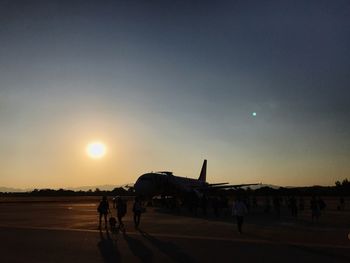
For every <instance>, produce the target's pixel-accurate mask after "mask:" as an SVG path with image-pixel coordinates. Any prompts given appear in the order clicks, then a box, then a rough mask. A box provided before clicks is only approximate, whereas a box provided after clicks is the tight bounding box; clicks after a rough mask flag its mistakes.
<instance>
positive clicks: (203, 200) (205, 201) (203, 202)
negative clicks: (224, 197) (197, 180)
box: [201, 194, 208, 216]
mask: <svg viewBox="0 0 350 263" xmlns="http://www.w3.org/2000/svg"><path fill="white" fill-rule="evenodd" d="M201 207H202V211H203V215H204V216H206V215H207V207H208V198H207V196H206V195H205V194H204V195H203V196H202V198H201Z"/></svg>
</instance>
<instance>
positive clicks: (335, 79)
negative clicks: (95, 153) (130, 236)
mask: <svg viewBox="0 0 350 263" xmlns="http://www.w3.org/2000/svg"><path fill="white" fill-rule="evenodd" d="M254 112H255V113H256V116H254V114H253V113H254ZM0 124H1V126H0V186H7V187H19V188H43V187H51V188H58V187H77V186H84V185H102V184H115V185H119V184H124V183H132V182H134V181H135V180H136V179H137V177H138V176H139V175H140V174H142V173H145V172H149V171H157V170H170V171H173V172H174V173H175V174H176V175H180V176H188V177H193V178H195V177H198V176H199V172H200V168H201V165H202V162H203V159H207V160H208V175H207V179H208V181H209V182H212V183H214V182H226V181H227V182H230V183H255V182H263V183H267V184H276V185H284V186H286V185H296V186H299V185H315V184H318V185H333V184H334V182H335V181H336V180H341V179H344V178H346V177H348V178H350V161H349V160H350V2H349V1H345V0H344V1H342V0H337V1H332V0H329V1H323V0H315V1H243V0H242V1H189V0H188V1H170V0H162V1H127V0H125V1H116V0H115V1H87V0H84V1H44V0H43V1H13V0H10V1H4V0H2V1H0ZM92 141H102V142H103V143H104V144H105V145H106V147H107V153H106V155H105V156H104V157H103V158H99V159H93V158H90V157H89V156H88V155H87V154H86V146H87V144H88V143H90V142H92Z"/></svg>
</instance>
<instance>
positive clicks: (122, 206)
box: [117, 196, 126, 232]
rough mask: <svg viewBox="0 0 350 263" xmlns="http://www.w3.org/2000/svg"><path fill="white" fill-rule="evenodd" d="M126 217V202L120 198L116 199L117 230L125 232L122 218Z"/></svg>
mask: <svg viewBox="0 0 350 263" xmlns="http://www.w3.org/2000/svg"><path fill="white" fill-rule="evenodd" d="M125 215H126V202H125V201H124V200H123V199H122V198H121V197H120V196H118V197H117V218H118V224H119V229H120V230H121V231H123V232H125V226H124V223H123V217H124V216H125Z"/></svg>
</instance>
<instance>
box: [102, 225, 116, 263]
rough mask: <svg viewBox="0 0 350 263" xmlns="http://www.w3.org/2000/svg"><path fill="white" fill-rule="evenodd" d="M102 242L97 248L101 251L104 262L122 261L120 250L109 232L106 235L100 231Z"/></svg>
mask: <svg viewBox="0 0 350 263" xmlns="http://www.w3.org/2000/svg"><path fill="white" fill-rule="evenodd" d="M100 238H101V240H100V241H99V242H98V244H97V246H98V248H99V250H100V253H101V256H102V258H103V261H104V262H106V263H112V262H113V263H115V262H120V261H121V255H120V252H119V250H118V246H117V244H116V243H115V242H114V240H113V239H112V238H111V236H110V235H109V232H108V231H107V232H106V233H105V234H104V233H103V232H102V231H100Z"/></svg>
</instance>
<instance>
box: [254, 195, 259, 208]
mask: <svg viewBox="0 0 350 263" xmlns="http://www.w3.org/2000/svg"><path fill="white" fill-rule="evenodd" d="M253 207H254V208H257V207H258V200H257V199H256V196H253Z"/></svg>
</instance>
